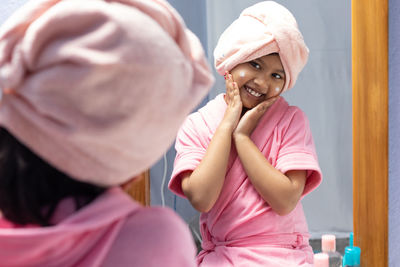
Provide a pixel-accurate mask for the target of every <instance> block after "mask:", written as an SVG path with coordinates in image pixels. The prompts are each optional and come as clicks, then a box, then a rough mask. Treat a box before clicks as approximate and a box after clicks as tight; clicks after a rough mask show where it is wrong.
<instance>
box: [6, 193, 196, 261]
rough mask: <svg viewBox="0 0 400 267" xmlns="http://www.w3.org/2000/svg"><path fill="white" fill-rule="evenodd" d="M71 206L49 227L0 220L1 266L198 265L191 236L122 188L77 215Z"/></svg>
mask: <svg viewBox="0 0 400 267" xmlns="http://www.w3.org/2000/svg"><path fill="white" fill-rule="evenodd" d="M71 204H72V201H64V202H63V203H62V204H61V206H60V207H59V209H58V210H57V215H56V217H57V218H56V219H57V220H59V222H58V223H57V224H56V225H54V226H51V227H37V228H32V227H30V228H12V227H11V226H10V225H9V224H7V223H4V221H3V222H1V220H0V262H1V264H0V265H1V266H4V267H7V266H24V267H29V266H37V267H39V266H40V267H47V266H57V267H63V266H69V267H70V266H82V267H93V266H110V267H115V266H133V265H135V266H149V267H153V266H154V267H159V266H164V267H194V266H195V263H194V257H195V252H196V250H195V247H194V245H193V240H192V237H191V235H190V232H189V230H188V228H187V226H186V225H185V223H184V222H183V221H182V220H181V219H180V218H179V217H178V216H177V215H175V213H174V212H173V211H171V210H169V209H164V208H144V207H142V206H141V205H139V204H137V203H135V202H133V201H132V200H131V199H130V197H129V196H127V195H126V194H125V193H124V192H123V191H122V190H121V189H119V188H112V189H110V190H108V191H107V192H106V193H104V194H103V195H102V196H100V197H99V198H98V199H96V200H95V201H94V202H93V203H91V204H89V205H88V206H86V207H84V208H83V209H81V210H79V211H78V212H76V213H74V212H72V213H71V208H70V207H71ZM160 236H162V237H165V238H161V239H160V238H159V237H160ZM171 247H174V250H171V249H170V248H171ZM155 255H156V257H155Z"/></svg>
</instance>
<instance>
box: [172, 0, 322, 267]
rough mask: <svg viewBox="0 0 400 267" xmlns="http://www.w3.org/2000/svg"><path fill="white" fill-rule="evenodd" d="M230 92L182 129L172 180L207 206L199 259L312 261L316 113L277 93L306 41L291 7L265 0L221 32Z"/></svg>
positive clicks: (223, 264)
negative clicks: (307, 209)
mask: <svg viewBox="0 0 400 267" xmlns="http://www.w3.org/2000/svg"><path fill="white" fill-rule="evenodd" d="M214 56H215V66H216V68H217V70H218V72H219V73H220V74H225V79H226V94H221V95H218V96H217V97H216V98H215V99H214V100H212V101H210V102H209V103H208V104H207V105H206V106H205V107H203V108H201V109H200V110H199V111H198V112H196V113H194V114H191V115H190V116H189V117H188V118H187V119H186V122H185V123H184V124H183V126H182V127H181V129H180V131H179V132H178V137H177V141H176V150H177V155H176V159H175V164H174V170H173V173H172V178H171V181H170V183H169V187H170V189H171V190H172V191H174V192H175V193H176V194H178V195H180V196H182V197H187V198H188V199H189V201H190V202H191V204H192V205H193V207H194V208H196V209H197V210H199V211H200V212H201V217H200V230H201V235H202V248H203V250H202V251H201V252H200V254H199V255H198V263H199V264H200V266H201V267H227V266H251V267H257V266H260V267H261V266H263V267H266V266H271V267H276V266H312V263H313V257H312V256H313V252H312V249H311V247H310V245H309V242H308V239H309V234H308V229H307V223H306V219H305V216H304V213H303V208H302V205H301V203H300V200H301V198H303V197H304V196H305V195H306V194H308V193H310V192H311V191H312V190H314V189H315V188H316V187H317V186H318V185H319V183H320V182H321V172H320V168H319V165H318V161H317V156H316V153H315V149H314V144H313V139H312V136H311V132H310V128H309V123H308V120H307V118H306V116H305V115H304V113H303V112H302V111H301V110H300V109H299V108H297V107H294V106H289V105H288V103H287V102H286V101H285V100H284V99H283V97H281V96H280V93H281V92H282V91H285V90H287V89H289V88H292V87H293V86H294V84H295V82H296V78H297V76H298V74H299V72H300V71H301V69H302V68H303V66H304V65H305V63H306V61H307V57H308V49H307V47H306V45H305V43H304V41H303V38H302V35H301V33H300V31H299V30H298V27H297V23H296V21H295V19H294V17H293V16H292V14H291V13H290V12H289V11H288V10H287V9H286V8H284V7H283V6H281V5H279V4H277V3H275V2H271V1H266V2H260V3H258V4H256V5H254V6H251V7H249V8H247V9H245V10H244V11H243V12H242V13H241V15H240V17H239V18H238V19H237V20H236V21H234V22H233V23H232V24H231V25H230V26H229V27H228V28H227V29H226V30H225V32H224V33H223V34H222V36H221V37H220V39H219V41H218V44H217V47H216V48H215V51H214Z"/></svg>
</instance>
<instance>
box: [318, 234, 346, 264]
mask: <svg viewBox="0 0 400 267" xmlns="http://www.w3.org/2000/svg"><path fill="white" fill-rule="evenodd" d="M321 244H322V252H324V253H326V254H328V256H329V267H342V255H341V254H340V253H339V252H337V251H336V237H335V236H334V235H322V238H321Z"/></svg>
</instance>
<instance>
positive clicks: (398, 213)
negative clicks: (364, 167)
mask: <svg viewBox="0 0 400 267" xmlns="http://www.w3.org/2000/svg"><path fill="white" fill-rule="evenodd" d="M399 14H400V2H399V1H396V0H389V266H390V267H392V266H393V267H395V266H399V265H398V264H399V262H400V194H399V190H400V139H399V137H400V123H399V122H400V75H399V74H400V34H399V33H400V16H399Z"/></svg>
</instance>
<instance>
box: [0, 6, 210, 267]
mask: <svg viewBox="0 0 400 267" xmlns="http://www.w3.org/2000/svg"><path fill="white" fill-rule="evenodd" d="M143 29H146V30H145V31H143ZM212 82H213V78H212V75H211V72H210V70H209V68H208V66H207V64H206V60H205V57H204V53H203V50H202V48H201V45H200V42H199V40H198V39H197V38H196V37H195V36H194V35H193V34H192V33H191V32H190V31H189V30H188V29H187V28H186V27H185V25H184V23H183V21H182V19H181V18H180V16H179V15H178V14H177V13H176V11H175V10H174V9H173V8H172V7H170V6H169V5H168V3H167V2H165V1H163V0H124V1H118V0H115V1H113V0H109V1H103V0H92V1H81V0H32V1H30V2H28V3H27V4H26V5H24V6H23V7H21V8H20V9H19V10H18V11H17V12H16V13H15V14H13V15H12V16H11V17H10V18H9V20H7V21H6V22H5V24H3V25H2V26H1V28H0V88H1V89H2V90H1V91H2V96H1V99H0V265H1V266H13V267H15V266H24V267H27V266H37V267H46V266H57V267H70V266H82V267H94V266H154V267H159V266H171V267H194V266H196V262H195V255H196V250H195V246H194V243H193V239H192V237H191V235H190V231H189V230H188V228H187V225H186V224H185V223H184V222H183V221H182V220H181V219H180V218H179V217H178V216H177V215H176V214H175V213H174V212H173V211H172V210H170V209H165V208H161V207H160V208H157V207H151V208H150V207H149V208H145V207H142V206H141V205H139V204H138V203H136V202H134V201H132V199H131V198H130V197H129V196H128V195H127V194H125V193H124V191H123V190H122V189H121V188H120V185H123V184H126V183H128V182H129V180H130V179H132V178H133V177H134V176H135V175H137V174H140V173H141V172H142V171H144V170H145V169H146V168H149V167H150V166H151V165H152V164H153V163H154V162H155V161H156V160H157V159H158V158H159V157H160V156H161V155H162V153H164V151H165V150H166V149H167V148H168V147H169V145H170V144H171V142H172V141H173V140H174V138H175V135H176V131H177V129H178V128H179V126H180V125H181V124H182V122H183V121H184V119H185V117H186V115H187V114H189V112H190V111H191V110H192V109H193V108H194V107H195V106H196V105H198V103H199V102H200V101H201V99H202V98H203V97H204V96H205V95H206V94H207V91H208V89H209V88H210V87H211V84H212ZM171 247H174V248H175V250H171V249H170V248H171Z"/></svg>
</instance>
